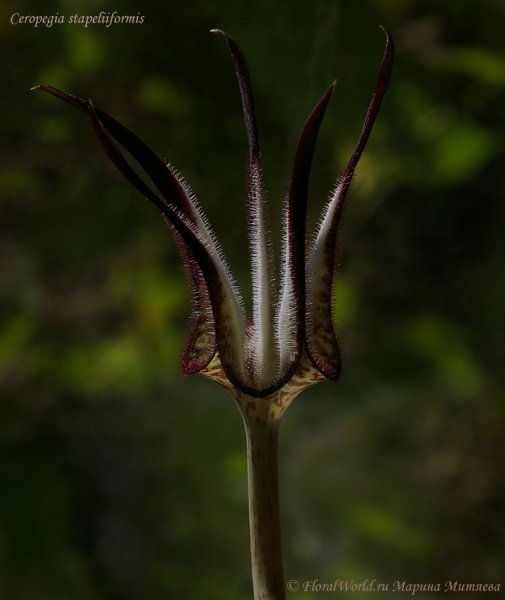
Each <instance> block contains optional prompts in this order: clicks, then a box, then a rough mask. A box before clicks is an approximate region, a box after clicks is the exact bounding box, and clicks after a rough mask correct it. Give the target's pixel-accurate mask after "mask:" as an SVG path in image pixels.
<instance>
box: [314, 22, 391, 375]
mask: <svg viewBox="0 0 505 600" xmlns="http://www.w3.org/2000/svg"><path fill="white" fill-rule="evenodd" d="M384 32H385V34H386V38H387V41H386V50H385V53H384V58H383V60H382V64H381V68H380V71H379V77H378V79H377V84H376V86H375V90H374V93H373V96H372V100H371V102H370V106H369V108H368V112H367V116H366V119H365V123H364V125H363V129H362V131H361V135H360V137H359V140H358V143H357V145H356V148H355V150H354V152H353V154H352V156H351V159H350V161H349V164H348V165H347V168H346V170H345V172H344V175H343V177H342V179H341V180H340V181H339V182H338V183H337V185H336V188H335V191H334V192H333V194H332V196H331V198H330V201H329V202H328V204H327V206H326V208H325V209H324V211H323V215H322V218H321V221H320V224H319V227H318V231H317V235H316V239H315V242H314V244H313V247H312V249H311V251H310V254H309V259H308V261H307V322H306V328H307V333H306V343H307V350H308V352H309V356H310V358H311V360H312V362H313V363H314V365H315V366H316V367H317V368H318V369H319V371H320V372H321V373H322V374H323V375H324V376H325V377H327V378H328V379H332V380H336V379H337V378H338V376H339V374H340V353H339V349H338V344H337V339H336V336H335V330H334V326H333V314H332V293H333V287H334V271H335V253H336V241H337V230H338V224H339V221H340V215H341V214H342V207H343V205H344V200H345V197H346V194H347V192H348V190H349V186H350V184H351V180H352V177H353V174H354V169H355V168H356V165H357V164H358V161H359V159H360V157H361V154H362V152H363V150H364V148H365V145H366V143H367V141H368V138H369V137H370V133H371V131H372V127H373V124H374V122H375V119H376V117H377V114H378V112H379V107H380V104H381V102H382V99H383V97H384V94H385V92H386V89H387V86H388V83H389V79H390V77H391V70H392V67H393V57H394V49H393V42H392V40H391V36H390V35H389V33H388V32H387V31H386V30H384Z"/></svg>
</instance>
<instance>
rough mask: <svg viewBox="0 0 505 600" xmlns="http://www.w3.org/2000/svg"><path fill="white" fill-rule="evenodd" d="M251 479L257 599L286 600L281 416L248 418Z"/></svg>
mask: <svg viewBox="0 0 505 600" xmlns="http://www.w3.org/2000/svg"><path fill="white" fill-rule="evenodd" d="M244 423H245V430H246V437H247V481H248V486H249V527H250V532H251V562H252V576H253V588H254V600H284V599H285V597H286V596H285V592H284V575H283V571H282V549H281V526H280V514H279V472H278V460H277V447H278V445H277V440H278V435H279V423H280V421H279V420H278V419H271V418H266V419H260V418H257V419H247V417H244Z"/></svg>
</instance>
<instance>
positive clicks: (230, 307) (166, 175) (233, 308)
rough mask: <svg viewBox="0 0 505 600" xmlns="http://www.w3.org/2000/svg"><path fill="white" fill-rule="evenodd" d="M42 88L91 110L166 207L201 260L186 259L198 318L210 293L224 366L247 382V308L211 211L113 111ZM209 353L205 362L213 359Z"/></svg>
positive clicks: (139, 184) (130, 176)
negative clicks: (205, 213) (216, 235)
mask: <svg viewBox="0 0 505 600" xmlns="http://www.w3.org/2000/svg"><path fill="white" fill-rule="evenodd" d="M38 89H41V90H43V91H46V92H48V93H50V94H52V95H54V96H57V97H59V98H62V99H63V100H65V101H67V102H69V103H70V104H72V105H73V106H76V107H77V108H79V109H80V110H81V111H83V112H85V113H86V114H88V115H89V117H90V121H91V124H92V126H93V129H94V131H95V134H96V135H97V137H98V139H99V141H100V143H101V145H102V147H103V148H104V150H105V152H106V153H107V155H108V157H109V158H110V159H111V161H112V162H113V164H114V165H115V166H116V167H117V168H118V169H119V171H120V172H121V173H122V174H123V175H124V176H125V177H126V179H127V180H128V181H129V182H130V183H131V184H132V185H133V186H134V187H135V188H136V189H137V190H139V191H140V192H141V193H142V194H143V195H144V196H145V197H147V198H148V199H149V200H150V201H151V202H152V203H153V204H154V205H155V206H156V207H157V208H158V209H159V210H160V211H161V212H162V214H163V215H164V216H165V218H166V219H167V220H168V221H169V222H170V224H171V225H172V226H173V228H174V229H175V230H176V231H177V233H178V234H179V236H180V237H181V238H182V240H183V241H184V244H185V245H186V246H187V249H188V251H189V259H190V261H194V262H195V263H196V265H197V266H198V268H197V269H196V268H195V266H194V265H191V264H190V265H186V266H187V270H188V275H189V278H190V281H191V280H193V281H194V283H195V285H196V288H195V287H194V286H193V291H194V290H195V289H197V290H200V297H199V298H198V299H197V301H196V304H194V306H198V307H199V308H200V309H202V310H203V311H204V312H202V313H201V314H199V315H198V317H197V318H194V319H193V323H199V324H201V323H202V321H203V320H204V319H205V317H206V315H205V306H206V303H207V299H208V300H210V301H211V305H212V312H213V316H214V322H215V333H216V338H217V343H218V346H219V353H220V357H221V361H222V363H223V367H224V368H225V370H226V372H227V375H228V376H229V378H230V381H233V382H234V384H236V385H237V387H240V386H241V382H243V381H244V379H245V357H244V347H245V328H244V317H243V311H242V308H241V304H240V301H239V298H238V294H237V290H236V287H235V285H234V283H233V281H232V279H231V275H230V274H229V271H228V269H227V267H226V265H225V263H224V260H223V258H222V254H221V251H220V249H219V247H218V246H217V243H216V242H215V241H214V236H213V234H212V232H211V231H210V228H209V226H208V225H207V222H206V219H205V217H204V216H203V215H202V214H201V211H200V210H199V209H198V208H197V207H196V206H195V200H194V197H193V196H192V195H191V194H190V193H188V190H187V187H186V186H185V185H184V184H183V183H182V182H181V181H179V179H177V177H176V175H175V174H174V172H173V171H172V170H170V169H169V168H168V167H167V166H166V165H165V163H164V162H163V161H162V159H161V158H159V157H158V156H157V155H156V154H155V153H154V152H152V150H150V149H149V148H148V146H146V144H144V142H142V141H141V140H140V139H139V138H138V137H137V136H135V135H134V134H133V133H132V132H131V131H129V130H128V129H127V128H126V127H124V126H123V125H121V124H120V123H119V122H118V121H116V120H115V119H113V118H112V117H111V116H109V115H108V114H107V113H105V112H104V111H102V110H100V109H95V108H94V107H93V106H92V105H91V104H90V103H88V102H86V101H85V100H82V99H81V98H78V97H77V96H72V95H70V94H66V93H65V92H61V91H60V90H56V89H55V88H50V87H48V86H39V87H38ZM111 136H113V137H114V138H115V139H116V140H117V141H119V142H120V143H121V145H122V146H123V147H124V148H125V149H126V150H127V151H128V152H129V153H130V154H131V155H132V156H133V157H134V158H135V159H136V160H137V161H138V162H139V164H140V165H141V166H142V168H143V169H144V170H145V172H146V173H147V174H148V175H149V176H150V178H151V180H152V181H153V183H154V184H155V185H156V187H157V188H158V190H159V191H160V193H161V194H162V197H161V198H160V197H158V196H157V195H156V194H155V193H154V192H153V191H152V190H151V189H150V188H149V186H147V184H146V183H145V182H144V181H143V180H142V179H141V178H140V177H139V176H138V175H137V173H135V171H134V170H133V169H132V168H131V166H130V165H129V163H128V162H127V161H126V159H125V158H124V156H123V154H122V153H121V152H120V150H119V148H118V147H117V145H116V144H115V143H114V141H113V139H112V137H111ZM200 274H201V275H202V277H203V279H204V281H205V286H206V291H204V288H203V287H202V280H201V278H200ZM200 333H201V330H200ZM209 333H212V331H211V330H210V329H209V328H208V327H207V329H206V331H205V335H208V334H209ZM201 341H202V338H201V337H199V336H198V334H197V333H196V332H192V334H190V342H189V343H190V344H191V347H190V348H192V349H190V348H188V349H187V352H186V355H190V354H192V353H193V350H195V351H196V348H195V344H197V345H199V344H200V343H201ZM209 353H211V354H212V355H213V354H214V349H209ZM209 353H208V354H209ZM208 354H207V356H206V358H205V360H204V361H203V363H204V362H205V361H206V360H207V358H208ZM210 358H212V356H210ZM209 360H210V359H209ZM198 362H200V363H201V362H202V361H201V359H200V361H197V363H196V364H194V363H192V364H190V365H188V369H189V371H190V372H195V369H197V368H199V365H198ZM203 366H205V364H202V366H201V368H203ZM183 368H184V367H183Z"/></svg>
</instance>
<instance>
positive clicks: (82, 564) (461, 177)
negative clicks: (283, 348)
mask: <svg viewBox="0 0 505 600" xmlns="http://www.w3.org/2000/svg"><path fill="white" fill-rule="evenodd" d="M100 11H106V12H112V11H118V12H119V14H123V15H138V14H140V15H143V16H145V21H144V23H143V24H132V25H126V24H123V25H120V24H114V25H112V26H110V27H105V26H104V25H95V26H90V27H88V28H85V27H83V26H82V25H69V24H64V25H62V24H55V25H53V26H52V27H51V28H48V27H44V26H39V27H38V28H35V27H33V26H31V25H29V24H18V25H12V24H11V23H10V17H11V15H12V14H13V13H15V12H18V13H20V14H21V15H55V14H56V13H58V14H59V15H64V16H65V17H66V18H68V17H69V16H72V15H75V14H78V15H94V14H99V12H100ZM379 24H381V25H383V26H385V27H387V28H388V29H389V30H390V31H391V33H392V35H393V38H394V40H395V43H396V50H397V55H396V63H395V68H394V73H393V80H392V83H391V87H390V89H389V91H388V93H387V95H386V98H385V101H384V104H383V108H382V109H381V113H380V115H379V119H378V122H377V124H376V127H375V129H374V132H373V134H372V137H371V139H370V142H369V145H368V147H367V149H366V152H365V154H364V156H363V159H362V161H361V163H360V165H359V168H358V170H357V176H356V181H355V183H354V185H353V189H352V193H351V196H350V202H349V204H348V208H347V211H346V214H345V218H344V220H343V227H342V235H341V238H342V248H343V251H342V256H341V265H340V274H339V283H338V291H337V311H338V318H339V329H340V341H341V345H342V351H343V356H344V371H343V376H342V380H341V382H340V383H338V384H330V383H325V384H321V385H318V386H316V387H314V388H312V389H310V390H308V391H307V392H305V393H304V394H303V395H302V396H301V397H300V398H298V399H297V400H296V402H295V403H294V405H293V406H292V407H291V408H290V410H289V411H288V413H287V415H286V417H285V420H284V423H283V426H282V430H281V449H280V452H281V456H280V463H281V506H282V519H283V521H282V523H283V539H284V552H285V574H286V579H297V580H299V581H300V583H303V582H304V581H306V580H315V579H319V581H320V582H332V581H334V580H335V579H343V580H348V581H351V580H354V581H355V582H361V581H363V580H365V579H369V580H372V579H377V581H379V582H385V583H389V590H390V592H391V589H392V584H393V582H394V581H397V580H399V581H407V582H412V583H430V582H431V583H437V582H440V583H442V589H443V584H444V582H445V581H456V580H457V581H460V582H469V583H500V582H501V584H502V586H505V572H504V566H505V520H504V506H505V494H504V492H505V442H504V437H505V436H504V433H505V424H504V413H505V402H504V401H505V376H504V368H503V367H504V363H505V327H504V315H503V313H504V309H505V234H504V231H505V198H504V190H505V169H504V158H505V156H504V154H505V148H504V142H503V140H504V139H505V37H504V36H503V29H504V25H505V4H504V3H503V1H502V0H444V2H441V1H440V0H437V1H435V0H362V1H356V0H313V1H311V2H307V1H302V0H280V1H276V2H273V1H269V2H266V1H265V0H256V2H254V3H253V2H246V1H244V0H234V1H233V2H232V1H231V0H228V1H227V0H222V1H217V0H207V1H204V0H196V1H193V2H191V1H187V0H186V1H181V0H168V1H164V2H162V1H161V0H144V1H143V2H135V1H133V0H123V1H122V2H121V4H120V5H119V4H118V3H114V2H112V1H111V0H100V1H98V0H60V1H59V2H57V1H55V0H50V1H47V0H44V2H42V1H41V0H33V1H31V2H30V1H28V0H16V1H14V0H3V1H1V2H0V40H1V49H0V79H1V82H2V89H3V92H2V95H1V100H0V102H1V114H2V118H1V120H0V142H1V148H0V154H1V160H0V306H1V308H0V396H1V400H0V598H1V599H2V600H32V599H34V600H63V599H64V600H74V599H75V600H105V599H106V600H130V599H135V600H137V599H147V598H148V599H150V600H151V599H152V600H157V599H166V598H177V599H181V600H201V599H207V600H227V599H229V600H241V599H244V600H245V599H249V598H251V597H252V595H251V584H250V567H249V547H248V544H249V540H248V522H247V493H246V479H245V468H246V467H245V440H244V435H243V428H242V423H241V419H240V416H239V414H238V411H237V410H236V408H235V407H234V405H233V402H232V400H231V399H230V398H229V397H228V396H227V395H226V393H225V392H224V391H222V390H221V389H220V388H218V387H217V386H216V385H214V384H212V383H211V382H208V381H206V380H204V379H203V378H199V377H194V378H192V379H189V380H183V379H182V378H181V376H180V375H179V374H178V370H177V362H178V354H179V352H180V350H181V348H182V346H183V343H184V335H185V331H186V326H187V314H188V306H189V305H188V293H187V288H186V283H185V278H184V274H183V271H182V268H181V265H180V260H179V257H178V252H177V249H176V247H175V244H174V242H173V240H172V239H171V235H170V232H169V231H168V230H167V229H166V228H165V226H164V224H163V222H162V220H161V219H160V218H159V215H158V214H157V211H156V210H155V209H154V208H153V207H151V206H150V205H149V204H148V203H147V202H146V201H145V200H143V199H142V198H141V197H140V195H139V194H138V193H137V192H136V191H134V190H133V189H130V187H129V186H128V184H127V183H126V182H125V181H124V180H123V179H122V177H121V176H120V175H119V174H118V173H117V172H115V170H114V168H113V167H112V166H111V165H110V164H109V163H108V161H107V159H106V158H105V156H104V155H103V152H102V151H101V150H100V148H99V146H98V144H97V142H96V140H95V139H94V136H93V134H92V132H91V129H90V127H89V124H88V123H87V120H86V119H85V118H84V116H83V115H82V114H81V113H79V112H78V111H76V110H74V109H72V108H71V107H68V106H66V105H63V104H62V103H61V102H58V101H57V100H55V99H54V98H51V97H49V96H45V95H43V94H40V93H36V92H31V93H30V92H29V89H30V87H32V86H33V85H35V84H39V83H44V84H48V85H54V86H56V87H61V88H62V89H64V90H66V91H69V92H73V93H75V94H77V95H79V96H83V97H84V98H92V99H93V101H94V103H95V104H96V105H97V106H99V107H101V108H103V109H105V110H107V111H108V112H110V113H111V114H112V115H114V116H115V117H116V118H118V119H120V120H121V121H122V122H123V123H125V124H126V125H127V126H128V127H130V128H131V129H133V130H134V131H135V132H136V133H137V134H138V135H140V137H142V138H143V139H144V140H145V141H146V142H147V143H148V144H149V145H150V146H151V147H152V148H153V149H154V150H155V151H157V152H159V153H161V154H163V156H165V157H167V159H169V160H170V161H171V162H173V163H174V164H175V165H176V166H177V168H178V169H179V170H180V171H181V173H182V174H183V175H184V177H185V178H186V179H187V181H188V182H189V183H190V185H191V186H192V188H193V190H194V192H195V193H196V195H197V196H198V197H199V199H200V202H201V204H202V205H203V207H204V208H205V210H206V211H207V213H208V215H209V217H210V220H211V222H212V223H213V224H214V228H215V230H216V233H217V235H218V238H219V239H220V241H221V243H222V245H223V247H224V250H225V252H226V254H227V256H228V258H229V261H230V263H231V266H232V269H233V270H234V272H235V273H236V275H237V278H238V280H239V281H240V284H241V286H242V287H243V289H244V293H245V296H246V297H248V296H249V287H248V286H249V281H248V277H249V276H248V269H249V266H248V249H247V246H246V243H245V210H244V205H245V202H244V200H245V192H244V164H245V156H246V147H247V146H246V139H245V132H244V126H243V123H242V116H241V107H240V100H239V95H238V89H237V84H236V81H235V75H234V69H233V64H232V61H231V59H230V57H229V54H228V50H227V48H226V44H225V43H224V41H223V40H222V39H220V38H219V37H217V36H212V35H210V34H209V33H208V31H209V29H211V28H215V27H219V28H221V29H224V30H226V31H228V32H229V33H230V34H232V35H233V36H234V37H235V38H236V39H237V40H238V41H239V43H240V44H241V45H242V47H243V50H244V52H245V54H246V57H247V59H248V62H249V67H250V71H251V76H252V80H253V86H254V91H255V100H256V106H257V113H258V125H259V131H260V141H261V143H262V149H263V158H264V174H265V182H266V187H267V189H268V190H269V201H270V208H271V215H272V222H273V227H274V233H275V238H276V250H277V254H278V250H279V243H278V240H279V236H280V232H279V221H280V219H279V211H280V207H281V202H282V198H283V195H284V193H285V190H286V186H287V181H288V179H289V176H290V167H291V161H292V157H293V153H294V147H295V144H296V140H297V137H298V135H299V132H300V130H301V127H302V126H303V123H304V120H305V118H306V116H307V115H308V113H309V112H310V110H311V109H312V107H313V106H314V105H315V103H316V102H317V100H318V99H319V98H320V96H321V95H322V93H323V92H324V90H325V89H326V87H327V86H328V85H329V84H330V83H331V81H332V80H333V79H334V78H335V77H337V78H338V83H337V88H336V91H335V94H334V98H333V99H332V101H331V104H330V107H329V110H328V114H327V117H326V119H325V122H324V123H323V127H322V130H321V134H320V140H319V145H318V150H317V152H316V155H315V161H314V171H313V177H312V180H311V193H310V206H311V208H310V210H311V213H310V221H311V223H314V222H315V221H316V220H317V217H318V214H319V212H320V210H321V208H322V206H323V205H324V202H325V200H326V198H327V195H328V193H329V191H330V189H331V187H332V185H333V182H334V180H335V177H336V176H337V175H338V174H340V173H341V172H342V170H343V168H344V165H345V163H346V160H347V159H348V157H349V156H350V153H351V151H352V149H353V146H354V144H355V142H356V140H357V137H358V135H359V131H360V129H361V124H362V122H363V119H364V116H365V113H366V109H367V106H368V102H369V100H370V96H371V93H372V90H373V87H374V84H375V80H376V75H377V72H378V68H379V65H380V61H381V58H382V55H383V50H384V41H385V40H384V36H383V34H382V32H381V31H380V29H379V27H378V25H379ZM393 595H394V594H393ZM396 595H398V594H396ZM440 595H442V593H441V594H440ZM361 596H363V597H366V598H373V597H381V598H384V597H387V596H388V594H384V593H382V594H377V595H374V594H372V593H366V594H359V593H355V594H353V598H359V597H361ZM417 596H418V597H423V595H422V594H418V595H417ZM428 596H429V597H430V598H433V597H435V596H436V594H428V595H425V596H424V597H428ZM477 596H478V595H472V596H470V595H468V597H477ZM319 597H321V593H319V594H318V593H315V592H314V593H310V592H298V593H288V598H292V599H294V600H296V599H297V598H305V599H311V598H314V599H315V598H319Z"/></svg>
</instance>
